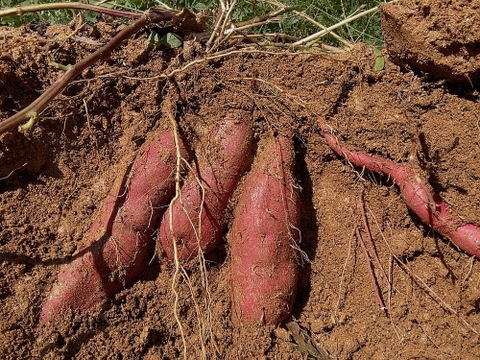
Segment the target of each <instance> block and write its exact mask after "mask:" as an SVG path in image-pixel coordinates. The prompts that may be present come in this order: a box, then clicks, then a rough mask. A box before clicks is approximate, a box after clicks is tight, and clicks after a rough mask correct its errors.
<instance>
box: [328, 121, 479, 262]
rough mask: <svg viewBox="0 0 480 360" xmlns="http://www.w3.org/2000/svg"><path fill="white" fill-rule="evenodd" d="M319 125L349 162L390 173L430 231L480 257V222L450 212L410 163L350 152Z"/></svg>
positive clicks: (411, 207) (410, 205)
mask: <svg viewBox="0 0 480 360" xmlns="http://www.w3.org/2000/svg"><path fill="white" fill-rule="evenodd" d="M319 124H320V127H321V129H322V132H323V135H324V137H325V139H326V141H327V143H328V145H329V146H330V147H331V148H332V149H333V150H334V151H335V152H336V153H337V154H338V155H340V156H342V157H344V158H345V159H346V160H348V161H349V162H350V163H352V164H354V165H357V166H360V167H365V168H366V169H368V170H371V171H374V172H376V173H379V174H382V175H387V176H390V177H391V178H392V179H393V180H394V181H395V183H396V184H397V185H398V186H399V188H400V192H401V194H402V197H403V199H404V200H405V203H406V204H407V206H408V208H409V209H410V210H411V211H412V212H413V213H414V214H415V215H417V216H418V217H419V218H420V219H421V220H422V221H423V222H425V223H427V224H428V225H430V226H431V228H432V229H433V230H435V231H436V232H438V233H439V234H441V235H443V236H445V237H446V238H447V239H449V240H450V241H451V242H452V243H454V244H455V245H456V246H458V247H459V248H460V249H462V250H463V251H465V252H466V253H468V254H470V255H474V256H476V257H477V258H479V259H480V225H478V224H474V223H468V222H465V221H463V220H461V219H460V218H458V217H455V216H453V215H452V213H451V212H450V210H449V209H448V206H447V204H446V203H445V202H444V201H443V200H442V199H441V198H440V196H438V195H437V194H435V193H434V191H433V189H432V186H431V185H430V184H429V183H428V182H427V180H426V179H424V178H422V177H421V176H420V175H419V174H418V173H417V172H416V171H415V170H414V169H413V168H412V167H411V166H409V165H401V164H397V163H396V162H394V161H391V160H387V159H382V158H380V157H377V156H370V155H367V154H364V153H361V152H357V151H350V150H349V149H347V148H346V147H345V146H344V145H343V144H341V143H340V141H339V140H338V139H337V138H336V137H335V136H334V135H333V134H332V131H331V129H330V128H329V127H328V126H327V124H326V123H325V121H324V120H323V119H319Z"/></svg>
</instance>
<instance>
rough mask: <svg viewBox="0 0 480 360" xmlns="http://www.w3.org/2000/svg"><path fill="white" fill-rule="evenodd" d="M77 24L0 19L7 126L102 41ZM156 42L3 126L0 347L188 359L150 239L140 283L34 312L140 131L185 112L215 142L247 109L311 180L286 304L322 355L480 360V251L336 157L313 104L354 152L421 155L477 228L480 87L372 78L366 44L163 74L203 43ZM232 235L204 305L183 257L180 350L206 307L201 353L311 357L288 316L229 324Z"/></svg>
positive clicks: (2, 111) (191, 131)
mask: <svg viewBox="0 0 480 360" xmlns="http://www.w3.org/2000/svg"><path fill="white" fill-rule="evenodd" d="M411 3H412V4H417V2H411ZM460 3H461V2H459V4H460ZM410 5H411V4H410ZM417 5H418V4H417ZM411 6H413V5H411ZM418 6H419V5H418ZM452 21H455V20H452ZM74 30H75V29H74V28H67V27H57V26H52V27H49V28H38V27H37V28H35V29H29V28H20V29H7V28H3V29H1V32H0V50H1V51H0V53H1V56H0V118H1V119H5V118H6V117H7V116H8V115H11V114H13V113H14V112H15V111H17V110H19V109H21V108H23V107H24V106H26V105H27V104H28V103H30V102H31V101H32V100H33V99H34V98H35V97H37V96H38V95H39V94H40V93H41V92H42V90H43V89H44V88H45V87H47V86H48V85H49V84H50V83H51V82H52V81H54V80H55V79H56V78H57V77H58V76H59V74H60V73H61V70H58V69H56V68H53V67H51V66H49V65H48V62H49V61H56V62H58V63H61V64H72V63H74V62H75V61H76V60H78V59H79V58H81V57H82V56H84V55H85V54H87V53H89V52H91V51H93V50H94V49H96V48H97V47H98V44H100V43H102V42H103V41H105V40H106V39H107V38H108V37H109V36H111V35H112V34H113V33H114V32H115V26H114V25H105V24H99V25H97V26H96V27H95V28H88V27H85V28H83V29H81V30H79V31H77V32H76V33H75V34H74V35H72V33H73V32H74ZM477 36H478V33H477ZM145 43H146V35H145V34H141V35H139V36H137V37H136V38H135V39H133V40H130V41H129V42H128V44H126V46H124V47H122V48H121V49H120V50H119V51H117V52H115V53H114V54H113V55H112V56H111V57H110V58H109V59H106V61H104V62H102V63H99V64H97V65H95V66H94V67H93V68H92V69H91V70H87V71H85V72H84V73H83V74H82V76H81V78H79V79H78V80H77V81H76V82H75V83H74V84H72V85H70V86H69V87H68V88H67V90H66V91H65V92H64V93H63V94H62V95H61V96H60V97H58V98H57V99H56V100H55V101H54V102H53V103H52V104H51V105H50V106H49V107H48V109H47V110H46V111H45V112H44V113H43V114H42V121H41V122H40V123H39V124H38V125H36V126H35V127H34V128H33V130H31V131H30V132H28V133H27V134H26V135H23V134H19V133H16V132H15V133H11V134H6V135H3V136H1V137H0V353H1V354H3V356H2V358H5V359H31V358H40V357H42V358H46V359H61V358H65V359H71V358H74V359H99V358H103V359H138V358H145V359H154V358H155V359H158V358H163V359H175V358H178V357H180V355H181V353H182V349H183V345H182V341H181V337H180V334H179V332H178V327H177V325H176V323H175V320H174V319H173V316H172V309H173V308H172V306H173V295H172V291H171V289H170V287H171V279H172V276H173V266H172V265H171V264H169V263H167V262H166V261H158V260H157V259H156V257H154V256H153V253H154V249H153V248H152V250H151V252H152V261H151V263H150V265H149V267H148V268H147V270H146V271H145V272H144V273H143V274H142V276H141V277H140V279H139V280H138V281H136V282H135V283H133V284H131V285H129V286H128V287H127V288H125V289H124V290H122V291H121V292H120V293H118V294H117V295H115V296H114V298H113V299H111V300H110V301H108V302H107V303H106V304H104V305H103V306H100V307H98V308H95V309H92V311H90V312H87V313H85V314H82V315H78V314H77V315H75V314H66V315H65V317H63V319H61V320H59V321H58V323H55V324H48V325H39V324H38V315H39V311H40V308H41V305H42V303H43V301H44V299H45V297H46V295H47V294H48V291H49V289H50V288H51V286H52V284H53V282H54V281H55V278H56V274H57V272H58V269H59V266H60V265H61V264H64V263H68V262H69V261H70V259H71V256H72V255H73V254H74V252H75V250H76V249H77V248H78V247H79V245H80V244H81V241H82V236H83V234H84V233H85V232H86V231H87V230H88V228H89V227H90V225H91V222H92V219H93V218H94V217H95V216H96V213H97V211H98V210H99V208H101V205H102V200H103V199H104V197H105V196H106V194H107V193H108V191H109V188H110V186H111V185H112V183H113V181H114V180H115V178H116V176H117V175H118V174H122V172H124V171H125V162H126V160H127V159H129V158H130V157H131V156H132V154H133V153H134V151H135V150H136V149H138V148H139V147H140V146H141V144H142V143H144V142H145V141H146V140H147V139H148V137H149V136H150V135H149V134H151V133H152V132H153V131H155V130H156V129H160V128H164V127H167V126H169V121H168V116H167V114H168V112H172V111H173V109H174V108H175V114H176V116H177V118H178V119H179V125H180V128H181V132H182V134H183V135H184V136H185V138H186V139H188V140H189V143H190V144H191V146H192V147H195V146H197V145H198V144H199V143H201V142H202V141H204V140H205V138H206V136H208V133H206V132H205V129H208V128H209V126H210V125H211V124H213V123H214V122H216V121H218V119H219V118H220V117H222V116H223V115H224V114H225V113H226V112H227V111H230V110H235V109H238V108H249V109H252V108H253V116H254V120H255V125H254V126H255V131H256V139H257V140H258V141H262V139H265V138H267V137H269V136H272V134H273V133H274V132H280V133H285V134H294V136H295V143H296V151H297V169H296V170H297V178H298V181H299V183H300V185H301V187H302V189H303V190H302V206H303V209H302V214H303V221H302V228H301V230H302V234H303V240H302V243H301V247H302V249H303V250H304V251H305V252H306V253H307V254H308V257H309V258H310V260H311V263H310V264H306V265H304V267H303V268H302V270H301V281H300V286H299V290H298V292H299V294H298V298H297V301H296V304H295V308H294V315H295V317H296V319H297V321H298V324H299V325H300V326H301V328H303V329H305V333H307V334H310V336H311V337H312V338H313V339H314V341H316V342H318V343H319V344H322V345H323V347H324V348H325V349H327V350H328V351H329V353H330V354H331V355H333V356H334V357H338V358H341V359H346V358H355V359H373V358H375V359H383V358H386V359H387V358H388V359H412V358H415V359H418V358H420V359H425V358H428V359H442V358H444V359H455V358H457V359H474V358H477V357H478V354H479V353H480V345H479V344H480V341H479V336H478V335H477V334H476V333H475V331H476V332H480V263H479V262H478V261H477V260H474V259H472V258H471V257H469V256H467V255H466V254H464V253H462V252H460V251H458V249H456V248H455V247H454V246H451V245H450V244H448V243H447V242H446V241H445V240H444V239H443V238H441V237H438V236H437V235H436V234H434V233H432V231H431V230H430V229H429V228H428V226H425V225H423V224H421V223H420V222H419V221H418V220H417V219H416V218H415V217H414V216H412V214H411V213H410V212H409V211H408V209H407V208H406V206H405V204H404V202H403V201H402V199H401V198H400V197H399V192H398V189H397V188H396V187H395V186H394V185H393V184H391V183H390V182H389V181H388V179H380V178H378V177H374V176H371V174H368V173H366V174H363V175H364V177H363V178H362V179H359V176H358V175H359V174H358V171H359V170H360V169H352V168H351V167H350V166H349V165H348V164H346V163H345V162H343V161H342V160H341V159H339V158H338V157H336V156H335V155H334V154H333V153H332V151H331V150H330V149H329V148H328V147H327V146H326V144H325V143H324V141H323V139H322V137H321V136H320V134H319V130H318V126H317V124H316V118H317V117H319V116H322V117H327V120H328V122H329V123H330V124H331V125H332V126H334V127H336V128H337V129H338V132H339V134H340V135H339V136H340V137H341V139H342V140H344V141H345V143H346V144H347V145H348V146H349V147H351V148H353V149H358V150H363V151H367V152H369V153H372V154H378V155H381V156H384V157H387V158H390V159H393V160H395V161H408V158H409V155H410V154H411V153H412V152H417V153H418V154H419V156H418V158H420V159H423V160H424V164H423V165H424V166H423V167H424V169H425V172H424V173H425V175H428V174H427V173H429V175H430V180H431V182H432V184H433V187H434V188H435V190H436V191H437V192H438V193H439V194H440V195H441V196H442V197H443V198H444V199H445V200H446V201H447V203H448V204H449V205H450V206H451V208H452V209H453V211H454V212H455V213H457V214H458V215H459V216H461V217H462V218H464V219H466V220H469V221H476V222H477V223H480V187H479V186H478V184H479V181H480V172H479V170H478V159H479V158H480V125H479V124H480V122H479V121H480V120H479V118H478V114H479V113H480V105H479V104H478V100H477V93H476V91H475V90H474V89H473V90H472V89H470V88H469V87H465V88H461V87H459V86H455V85H449V86H448V87H447V85H444V84H438V83H433V82H427V81H424V80H423V79H422V78H420V77H418V76H417V75H415V74H413V73H411V72H402V71H401V70H400V68H399V67H397V66H396V65H393V64H391V63H389V62H387V64H386V67H385V69H384V70H382V71H380V72H375V71H373V65H374V59H375V56H374V55H373V53H372V52H371V50H370V49H369V48H367V47H362V46H358V47H357V48H356V49H355V50H354V51H352V52H351V53H348V54H344V55H339V56H335V57H334V56H326V55H322V54H318V53H317V54H314V53H311V54H307V53H306V54H290V53H261V52H253V53H245V54H236V55H232V56H229V57H226V58H222V59H216V60H210V61H207V62H202V63H199V64H196V65H194V66H191V67H190V68H189V69H188V70H186V71H183V72H181V73H179V74H178V75H176V76H175V84H172V83H169V82H167V81H166V80H164V79H161V78H155V77H156V76H159V75H161V74H162V73H163V72H164V71H165V70H166V69H167V68H170V69H174V68H178V67H180V66H181V65H182V64H186V63H188V62H189V61H190V60H191V59H192V57H194V56H195V47H194V46H190V45H188V46H187V45H186V46H187V47H188V51H187V50H186V51H184V53H183V54H181V55H178V51H177V52H172V51H170V52H167V51H165V50H162V49H157V50H154V51H150V50H148V49H147V48H146V46H145ZM253 79H256V80H253ZM419 164H420V160H419ZM362 184H363V185H362ZM363 187H364V188H365V190H364V204H365V208H366V214H367V217H368V221H369V224H370V228H371V232H372V236H373V239H374V241H375V243H376V248H377V250H378V253H379V258H380V262H381V263H382V265H383V268H384V269H385V272H386V276H384V275H383V272H382V270H381V269H379V268H378V266H377V268H376V272H377V276H378V279H379V285H380V288H381V289H382V292H383V297H384V299H385V302H386V306H387V308H388V316H386V315H385V313H384V312H383V311H381V310H380V308H379V305H378V304H377V302H376V300H375V296H374V293H373V287H372V284H371V280H370V278H369V275H368V270H367V265H366V263H367V261H366V259H365V256H364V255H363V252H362V249H361V247H360V246H359V244H358V242H357V239H356V237H355V236H354V229H355V226H361V224H362V218H361V211H360V210H359V204H361V201H360V194H361V193H362V188H363ZM241 190H242V189H241V186H240V188H239V189H238V190H237V192H236V194H235V196H234V198H233V199H232V203H231V206H230V210H231V209H232V208H233V207H234V205H235V199H236V197H237V196H238V193H239V192H240V191H241ZM227 216H229V215H228V214H227ZM227 230H228V229H227ZM227 239H228V234H226V235H225V241H223V242H222V244H221V246H220V247H219V248H218V249H217V250H216V251H215V252H213V253H212V254H209V255H208V256H207V260H208V262H207V264H208V270H209V291H210V296H211V302H208V301H207V302H205V301H204V299H205V298H206V293H205V291H204V290H203V289H202V288H201V281H200V278H199V274H198V271H196V270H197V264H196V263H195V262H192V263H191V264H188V265H187V266H186V268H187V271H188V274H189V275H190V277H191V282H192V284H193V289H192V290H190V289H189V288H188V286H187V285H186V284H185V283H184V282H182V283H181V284H178V285H177V291H178V292H179V294H180V305H179V308H180V314H181V320H182V322H183V327H184V328H185V330H186V343H187V352H188V358H189V359H193V358H200V357H201V355H202V348H201V341H200V338H201V337H200V336H199V334H200V331H199V329H198V319H200V320H201V321H202V322H203V323H205V324H206V331H205V334H207V335H206V337H207V338H206V340H205V343H206V345H205V352H206V353H207V357H208V358H214V357H218V358H227V359H244V358H266V359H301V358H305V355H302V353H301V352H299V351H298V350H297V349H296V348H295V347H294V346H292V344H290V342H291V341H292V335H291V332H289V331H287V330H285V329H283V328H280V329H262V328H254V329H243V330H242V331H239V330H235V329H233V327H232V325H231V322H230V318H229V311H230V297H229V287H230V285H229V265H228V264H229V250H228V243H227V241H226V240H227ZM387 244H388V246H387ZM389 247H390V248H391V250H390V249H389ZM390 251H392V252H393V254H395V255H396V256H397V257H398V258H399V259H400V260H401V261H402V262H403V263H404V264H406V265H407V266H408V269H410V274H408V273H406V272H405V271H404V270H402V269H401V268H400V267H399V265H398V264H397V263H396V262H395V261H393V260H392V255H391V254H392V253H391V252H390ZM387 278H388V279H390V283H391V285H389V281H387ZM419 279H420V280H419ZM419 284H421V285H419ZM422 284H423V285H422ZM427 286H428V289H427ZM431 292H434V293H435V294H436V295H433V296H431V294H432V293H431ZM191 293H193V294H194V295H195V297H194V299H195V300H196V304H197V305H198V307H199V311H198V313H196V311H195V302H194V301H193V300H192V296H191ZM207 298H208V297H207ZM439 299H441V300H439ZM206 303H207V304H209V306H208V307H207V306H206V305H205V304H206ZM448 307H449V308H450V310H447V308H448ZM453 312H455V313H456V314H454V313H453ZM198 314H200V315H198ZM204 338H205V336H204Z"/></svg>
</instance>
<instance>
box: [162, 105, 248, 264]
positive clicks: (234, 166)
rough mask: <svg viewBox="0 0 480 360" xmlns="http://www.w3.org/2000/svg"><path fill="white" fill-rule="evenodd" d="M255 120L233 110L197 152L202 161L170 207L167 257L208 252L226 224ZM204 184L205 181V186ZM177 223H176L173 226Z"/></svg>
mask: <svg viewBox="0 0 480 360" xmlns="http://www.w3.org/2000/svg"><path fill="white" fill-rule="evenodd" d="M252 141H253V132H252V122H251V116H250V114H248V113H247V112H244V111H243V112H240V113H239V116H235V115H233V114H231V113H230V114H228V115H227V116H225V118H224V119H222V121H221V122H220V123H219V124H218V128H217V129H216V130H215V131H214V133H212V134H211V137H210V141H209V142H208V143H207V146H206V147H205V148H203V149H201V150H200V151H197V164H196V166H194V167H193V168H192V171H191V172H190V174H189V175H188V177H187V179H186V181H185V185H184V186H183V187H182V189H181V197H180V199H178V200H177V201H176V202H175V203H174V204H172V206H171V212H172V213H171V218H172V224H171V223H170V221H169V220H170V210H168V211H166V212H165V214H164V216H163V219H162V222H161V225H160V229H159V237H158V244H159V246H158V248H162V249H163V251H164V255H165V256H166V257H167V258H168V259H174V241H176V246H177V258H178V259H179V260H188V259H191V258H192V257H193V256H195V255H197V254H198V253H199V251H203V252H205V253H208V252H210V251H212V250H213V249H214V248H215V246H216V245H217V244H218V242H219V240H220V238H221V235H222V232H223V230H224V228H225V221H224V219H223V218H224V216H223V215H224V211H225V208H226V206H227V204H228V200H229V198H230V196H231V195H232V193H233V191H234V190H235V188H236V186H237V183H238V181H239V180H240V178H241V176H242V175H243V173H244V172H245V170H246V169H247V167H248V165H249V160H250V157H251V153H252ZM200 184H201V186H200ZM171 225H172V226H171Z"/></svg>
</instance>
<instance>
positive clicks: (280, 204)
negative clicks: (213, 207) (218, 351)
mask: <svg viewBox="0 0 480 360" xmlns="http://www.w3.org/2000/svg"><path fill="white" fill-rule="evenodd" d="M259 152H260V153H259V156H258V159H257V160H258V161H257V162H256V163H255V164H254V165H253V168H252V170H251V171H250V173H249V174H248V175H247V178H246V180H245V183H244V184H243V189H242V190H243V191H242V194H241V195H240V198H239V201H238V204H237V206H236V208H235V211H234V220H233V224H232V227H231V229H230V233H229V237H228V239H229V240H228V242H229V245H230V257H231V283H232V320H233V322H234V324H236V325H237V326H241V325H256V324H269V325H279V324H281V323H283V322H285V321H287V320H288V319H289V318H290V317H291V312H292V307H293V303H294V299H295V294H296V288H297V278H298V260H297V255H298V254H296V253H295V252H296V251H298V244H297V241H298V239H299V223H300V195H299V190H298V187H297V186H296V184H295V182H294V176H293V167H294V152H293V145H292V141H291V140H290V139H287V138H286V137H284V136H281V135H280V136H278V137H276V138H274V139H270V141H269V143H267V144H266V145H265V146H264V147H263V148H262V149H261V150H260V151H259Z"/></svg>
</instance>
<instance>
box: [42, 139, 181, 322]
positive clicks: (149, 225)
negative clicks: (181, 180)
mask: <svg viewBox="0 0 480 360" xmlns="http://www.w3.org/2000/svg"><path fill="white" fill-rule="evenodd" d="M174 141H175V140H174V137H173V133H172V132H163V133H161V134H159V135H158V136H156V137H154V138H153V139H152V141H151V142H150V143H149V144H148V147H147V148H146V150H145V151H144V152H143V153H142V155H141V156H140V157H139V158H138V159H137V160H136V161H135V162H134V164H133V166H132V171H131V173H132V176H131V177H130V179H128V181H124V183H127V184H128V185H127V186H125V185H120V186H118V185H117V186H114V189H113V190H112V191H111V192H110V194H109V195H108V197H107V200H106V202H105V205H104V208H103V210H102V213H101V215H100V217H99V218H98V220H96V221H95V222H94V223H93V225H92V227H91V228H90V230H89V231H88V233H87V235H86V237H85V241H84V244H83V247H82V249H81V250H80V251H79V252H78V253H77V254H75V255H74V260H73V261H72V262H71V263H69V264H65V265H63V266H62V267H61V269H60V273H59V275H58V278H57V281H56V283H55V284H54V286H53V289H52V290H51V293H50V295H49V296H48V298H47V300H46V302H45V304H44V305H43V308H42V311H41V314H40V320H41V321H42V322H46V321H49V320H50V319H52V318H54V317H55V316H57V315H58V314H59V313H60V312H61V311H62V310H64V309H72V310H82V309H87V308H90V307H92V306H94V305H96V304H98V303H100V302H102V301H104V300H105V299H106V298H107V297H108V296H111V295H112V294H114V293H115V292H117V291H118V290H120V289H121V288H123V287H124V286H125V284H127V283H128V282H130V281H131V280H132V279H133V278H135V277H136V276H137V275H138V274H139V273H140V272H141V271H142V270H143V268H144V266H145V265H146V263H147V261H146V256H147V248H148V245H149V243H150V242H151V240H152V233H153V230H154V228H153V226H155V225H158V220H159V218H160V216H161V210H162V207H164V206H165V205H166V204H168V201H169V200H170V199H171V197H172V195H173V191H174V187H175V176H174V175H175V168H176V159H177V154H176V147H175V142H174ZM180 150H181V153H185V151H184V150H183V146H182V145H181V144H180Z"/></svg>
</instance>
